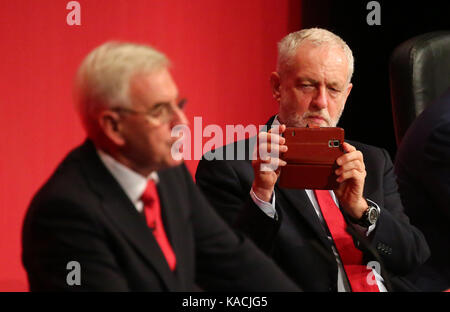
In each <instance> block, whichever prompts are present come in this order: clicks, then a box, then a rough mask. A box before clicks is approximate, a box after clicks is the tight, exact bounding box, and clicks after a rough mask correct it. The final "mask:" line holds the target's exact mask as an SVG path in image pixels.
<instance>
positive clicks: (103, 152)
mask: <svg viewBox="0 0 450 312" xmlns="http://www.w3.org/2000/svg"><path fill="white" fill-rule="evenodd" d="M168 66H169V61H168V60H167V58H166V57H165V56H164V55H163V54H162V53H160V52H158V51H156V50H155V49H153V48H150V47H147V46H144V45H137V44H131V43H118V42H109V43H105V44H103V45H101V46H99V47H98V48H96V49H94V50H93V51H92V52H91V53H90V54H89V55H88V56H87V57H86V58H85V60H84V61H83V63H82V64H81V66H80V68H79V72H78V76H77V80H76V81H77V83H76V90H77V109H78V111H79V113H80V116H81V119H82V121H83V125H84V127H85V129H86V132H87V137H88V138H87V140H86V141H85V142H84V143H83V144H82V145H81V146H79V147H77V148H75V149H74V150H73V151H71V152H70V153H69V155H68V156H67V157H66V158H65V159H64V160H63V162H62V163H61V164H60V165H59V166H58V168H57V169H56V171H55V172H54V174H53V175H52V176H51V177H50V179H49V180H48V181H47V182H46V183H45V185H44V186H43V187H42V188H41V189H40V190H39V191H38V193H37V194H36V195H35V197H34V198H33V201H32V202H31V205H30V207H29V210H28V212H27V215H26V218H25V222H24V226H23V264H24V266H25V269H26V271H27V273H28V280H29V283H30V289H31V290H32V291H35V290H36V291H55V290H64V291H78V290H88V291H195V290H200V289H204V290H233V291H239V290H250V291H294V290H298V288H297V287H296V286H295V284H294V283H293V282H291V281H290V280H289V278H287V277H286V276H285V275H284V274H283V273H282V272H281V270H280V269H279V268H278V267H277V266H276V264H274V263H273V261H272V260H271V259H269V258H268V257H266V256H265V255H264V254H263V253H262V252H261V251H259V249H258V248H257V247H255V246H254V245H253V244H252V243H251V241H250V240H248V239H246V238H244V237H241V236H239V235H237V234H235V233H234V232H233V231H232V230H231V229H230V228H229V227H228V226H227V225H226V224H225V223H224V222H223V221H222V220H221V218H220V217H219V216H217V215H216V213H215V212H214V210H213V209H212V208H211V207H210V205H209V204H208V202H207V201H206V199H205V198H204V197H203V195H202V194H201V192H200V191H199V190H198V189H197V187H196V185H195V184H194V182H193V181H192V178H191V176H190V174H189V173H188V171H187V169H186V167H185V166H184V164H183V163H182V161H181V160H176V159H174V158H173V157H172V154H171V147H172V144H173V143H174V141H175V140H176V139H177V138H174V137H172V136H171V130H172V128H173V127H175V126H176V125H186V124H187V120H186V117H185V115H184V113H183V105H184V103H185V101H184V100H180V99H179V94H178V89H177V87H176V84H175V82H174V81H173V79H172V77H171V75H170V72H169V69H168Z"/></svg>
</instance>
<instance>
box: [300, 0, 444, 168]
mask: <svg viewBox="0 0 450 312" xmlns="http://www.w3.org/2000/svg"><path fill="white" fill-rule="evenodd" d="M369 2H370V1H362V0H360V1H356V0H354V1H339V0H335V1H331V0H303V1H302V12H301V20H302V27H303V28H309V27H324V28H327V29H329V30H331V31H333V32H334V33H336V34H338V35H339V36H340V37H342V38H343V39H344V40H345V41H346V42H347V44H348V45H349V46H350V48H351V49H352V51H353V55H354V57H355V72H354V74H353V78H352V83H353V89H352V91H351V93H350V96H349V98H348V100H347V105H346V107H345V110H344V113H343V115H342V118H341V121H340V122H339V125H338V126H340V127H343V128H344V129H345V132H346V137H347V138H349V139H353V140H357V141H361V142H363V143H367V144H372V145H375V146H379V147H383V148H385V149H387V150H388V152H389V154H390V155H391V157H392V159H394V158H395V153H396V151H397V145H396V142H395V134H394V128H393V120H392V109H391V101H390V91H389V67H388V66H389V57H390V55H391V53H392V51H393V50H394V48H395V47H396V46H397V45H399V44H400V43H402V42H404V41H406V40H408V39H410V38H412V37H414V36H417V35H420V34H423V33H426V32H431V31H436V30H449V29H450V14H449V13H450V5H449V1H435V0H430V1H393V0H390V1H387V0H385V1H378V3H379V4H380V6H381V25H380V26H378V25H374V26H369V25H368V24H367V22H366V17H367V15H368V14H369V12H370V10H367V9H366V6H367V3H369Z"/></svg>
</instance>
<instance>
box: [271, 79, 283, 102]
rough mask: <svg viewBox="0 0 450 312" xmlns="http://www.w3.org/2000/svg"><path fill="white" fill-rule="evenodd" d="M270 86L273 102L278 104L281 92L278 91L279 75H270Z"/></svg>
mask: <svg viewBox="0 0 450 312" xmlns="http://www.w3.org/2000/svg"><path fill="white" fill-rule="evenodd" d="M270 85H271V86H272V95H273V98H274V99H275V101H277V102H278V103H280V99H281V91H280V75H279V74H278V73H277V72H272V73H271V74H270Z"/></svg>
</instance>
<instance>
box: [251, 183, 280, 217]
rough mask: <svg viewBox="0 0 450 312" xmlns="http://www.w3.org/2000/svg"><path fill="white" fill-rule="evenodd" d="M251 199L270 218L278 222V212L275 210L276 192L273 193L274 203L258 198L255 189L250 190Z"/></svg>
mask: <svg viewBox="0 0 450 312" xmlns="http://www.w3.org/2000/svg"><path fill="white" fill-rule="evenodd" d="M250 197H251V198H252V200H253V202H254V203H255V205H256V206H258V208H259V209H261V210H262V211H263V212H264V213H265V214H266V215H267V216H268V217H270V218H272V219H275V220H278V216H277V211H276V209H275V192H273V193H272V202H271V203H269V202H266V201H263V200H261V199H259V198H258V196H256V194H255V192H253V188H251V190H250Z"/></svg>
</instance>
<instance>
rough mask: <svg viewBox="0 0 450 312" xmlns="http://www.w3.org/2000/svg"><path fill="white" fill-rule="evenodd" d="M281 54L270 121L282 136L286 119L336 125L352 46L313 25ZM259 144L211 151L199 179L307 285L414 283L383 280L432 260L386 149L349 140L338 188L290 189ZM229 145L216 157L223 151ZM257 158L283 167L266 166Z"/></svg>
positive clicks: (280, 147)
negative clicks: (233, 155) (259, 152)
mask: <svg viewBox="0 0 450 312" xmlns="http://www.w3.org/2000/svg"><path fill="white" fill-rule="evenodd" d="M278 52H279V53H278V63H277V71H276V72H273V73H272V74H271V77H270V81H271V85H272V93H273V97H274V98H275V100H276V101H277V102H278V104H279V113H278V114H277V115H276V116H274V117H272V118H271V119H270V120H269V122H268V123H267V126H268V127H269V128H270V127H273V126H279V128H278V130H279V131H278V132H279V133H281V134H282V133H283V132H284V131H285V129H286V125H287V126H289V127H306V126H314V127H317V126H318V127H334V126H336V124H337V123H338V120H339V118H340V116H341V114H342V112H343V109H344V105H345V102H346V100H347V97H348V95H349V94H350V91H351V89H352V84H351V77H352V73H353V55H352V52H351V50H350V48H349V47H348V46H347V44H346V43H345V42H344V41H343V40H342V39H341V38H339V37H338V36H336V35H335V34H333V33H331V32H329V31H327V30H324V29H317V28H312V29H305V30H301V31H298V32H294V33H291V34H289V35H287V36H286V37H285V38H283V39H282V40H281V41H280V43H279V45H278ZM376 124H377V121H373V122H372V123H368V125H370V126H372V127H376ZM258 137H259V140H260V142H261V144H260V146H261V147H262V148H263V150H264V149H266V148H270V149H271V150H275V151H278V152H285V151H286V150H287V148H288V147H287V146H286V145H285V144H284V138H283V137H282V136H280V135H279V134H276V133H272V130H269V131H268V132H261V133H260V134H259V135H258ZM254 142H255V140H247V142H246V144H241V146H250V147H249V149H248V151H247V159H246V160H224V161H221V160H213V161H208V160H207V159H211V158H212V157H209V156H208V157H205V159H202V160H201V161H200V163H199V166H198V168H197V173H196V181H197V184H198V185H199V186H200V188H201V189H202V190H203V191H204V193H205V195H206V196H207V197H208V199H209V200H210V202H211V203H212V204H213V205H214V207H215V208H216V210H217V211H218V212H219V213H220V214H221V215H222V216H223V217H224V218H225V219H226V220H227V221H228V222H229V223H230V224H233V225H235V226H237V227H239V228H240V229H241V230H243V231H245V232H246V233H247V235H248V236H249V237H251V238H252V239H253V241H254V242H256V243H257V245H258V246H259V247H260V248H261V249H263V250H264V251H265V252H266V253H267V254H269V255H271V256H272V257H273V259H275V260H276V262H277V263H278V264H279V265H280V267H281V268H282V269H283V270H284V271H285V272H286V273H287V274H288V275H289V276H291V277H292V278H293V279H294V280H295V281H296V282H297V283H298V285H299V286H300V287H302V288H303V289H304V290H306V291H386V290H390V289H400V287H402V288H401V289H407V288H406V287H408V286H410V285H407V281H404V282H403V281H401V279H395V278H392V279H386V277H387V276H388V273H391V274H389V276H392V275H400V276H401V275H404V274H406V273H408V272H410V271H411V270H413V269H414V268H415V267H417V266H418V265H419V264H420V263H423V262H424V261H425V260H426V259H427V257H428V255H429V250H428V246H427V244H426V242H425V240H424V238H423V235H422V234H421V233H420V231H418V230H417V229H416V228H415V227H413V226H411V224H410V223H409V220H408V218H407V216H406V215H405V214H404V213H403V206H402V204H401V201H400V196H399V194H398V192H397V185H396V182H395V177H394V174H393V167H392V162H391V160H390V158H389V156H388V153H387V152H386V151H385V150H383V149H380V148H376V147H373V146H369V145H365V144H362V143H359V142H352V141H346V142H345V143H344V144H343V149H344V151H345V152H346V153H345V154H344V155H343V156H341V157H339V158H338V159H337V165H338V166H339V168H338V169H337V170H336V174H337V176H338V178H337V182H339V187H338V188H337V189H335V190H330V191H323V190H304V189H287V188H283V187H280V186H279V185H278V183H277V179H278V176H279V174H280V168H281V174H283V172H282V171H283V168H282V167H283V166H284V165H285V164H286V163H285V162H284V161H282V160H280V159H279V158H278V157H272V158H270V157H269V158H264V159H261V158H257V159H254V160H253V161H252V162H251V161H250V157H249V156H250V155H251V152H250V150H251V149H252V147H251V146H252V144H254ZM230 146H231V147H233V148H234V147H236V146H239V144H236V143H235V144H234V145H233V144H232V145H230ZM230 146H226V147H225V148H222V149H220V150H215V151H214V153H213V154H214V155H221V153H223V155H224V156H225V155H226V154H227V153H226V152H225V151H226V150H227V149H228V148H229V147H230ZM225 157H226V156H225ZM261 164H270V165H274V166H275V167H277V168H278V169H277V170H260V168H261ZM372 265H373V266H372ZM372 268H374V269H372ZM390 281H391V282H392V285H390V284H391V283H390ZM391 286H392V287H391ZM408 289H409V288H408Z"/></svg>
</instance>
